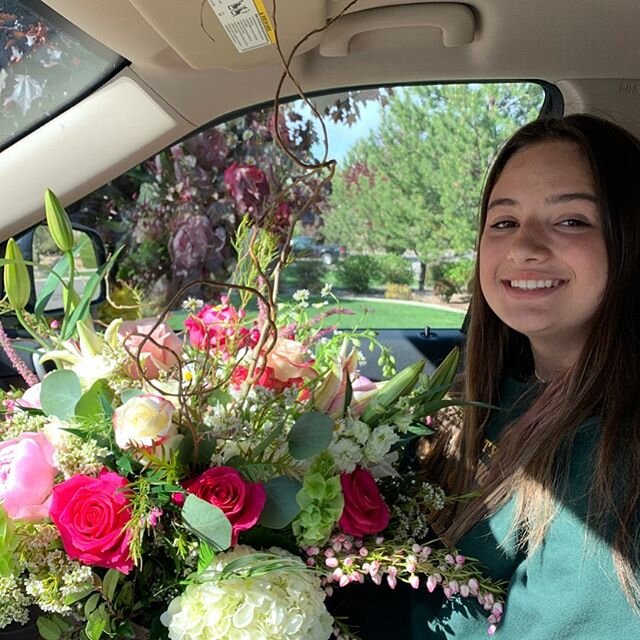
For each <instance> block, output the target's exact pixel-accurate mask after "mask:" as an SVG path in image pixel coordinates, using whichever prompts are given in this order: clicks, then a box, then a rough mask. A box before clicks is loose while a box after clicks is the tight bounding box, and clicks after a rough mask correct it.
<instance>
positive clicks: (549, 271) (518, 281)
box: [480, 142, 607, 364]
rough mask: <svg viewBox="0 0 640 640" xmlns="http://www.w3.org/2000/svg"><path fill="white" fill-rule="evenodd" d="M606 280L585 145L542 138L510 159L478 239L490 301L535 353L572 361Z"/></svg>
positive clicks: (482, 278)
mask: <svg viewBox="0 0 640 640" xmlns="http://www.w3.org/2000/svg"><path fill="white" fill-rule="evenodd" d="M606 283H607V254H606V250H605V243H604V237H603V232H602V225H601V220H600V212H599V210H598V204H597V202H596V197H595V187H594V182H593V176H592V174H591V170H590V167H589V163H588V161H587V159H586V158H585V157H584V156H583V154H582V153H581V151H580V149H579V147H578V146H577V145H574V144H572V143H570V142H541V143H538V144H534V145H531V146H529V147H526V148H525V149H523V150H521V151H519V152H517V153H516V154H515V155H514V156H512V157H511V158H510V159H509V161H508V162H507V164H506V166H505V168H504V170H503V171H502V174H501V175H500V177H499V178H498V181H497V182H496V184H495V186H494V188H493V190H492V192H491V194H490V197H489V202H488V209H487V220H486V223H485V225H484V228H483V231H482V237H481V240H480V284H481V287H482V292H483V293H484V296H485V298H486V300H487V303H488V304H489V306H490V307H491V309H492V310H493V311H494V313H495V314H496V315H497V316H498V317H499V318H500V319H501V320H502V321H503V322H504V323H505V324H507V325H508V326H509V327H511V328H512V329H514V330H515V331H518V332H520V333H522V334H524V335H526V336H527V337H528V338H529V340H530V342H531V346H532V349H533V351H534V354H535V353H536V352H544V353H545V354H547V355H548V354H557V357H558V359H559V360H560V361H561V362H562V363H563V364H569V363H570V362H567V360H569V361H573V360H574V359H575V357H577V355H578V354H579V352H580V349H581V348H582V346H583V345H584V342H585V340H586V337H587V335H588V332H589V329H590V326H591V321H592V319H593V316H594V313H595V310H596V308H597V306H598V304H599V302H600V300H601V299H602V295H603V292H604V289H605V286H606Z"/></svg>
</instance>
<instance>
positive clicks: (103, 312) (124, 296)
mask: <svg viewBox="0 0 640 640" xmlns="http://www.w3.org/2000/svg"><path fill="white" fill-rule="evenodd" d="M99 317H100V320H101V321H102V322H104V323H105V324H109V323H110V322H111V321H112V320H115V319H116V318H122V319H123V320H139V319H140V318H142V295H141V294H140V292H139V291H137V290H136V289H135V288H133V287H131V286H129V285H128V284H126V283H125V282H122V281H119V282H117V283H116V284H115V285H111V286H110V288H109V300H108V301H107V302H105V303H104V304H103V305H101V306H100V311H99Z"/></svg>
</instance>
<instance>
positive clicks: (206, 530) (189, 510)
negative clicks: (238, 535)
mask: <svg viewBox="0 0 640 640" xmlns="http://www.w3.org/2000/svg"><path fill="white" fill-rule="evenodd" d="M182 519H183V521H184V523H185V525H186V526H187V527H188V528H189V529H190V530H191V531H192V532H193V533H194V534H195V535H197V536H198V537H199V538H200V539H201V540H203V541H204V542H206V543H207V544H208V545H210V546H211V547H213V549H215V550H216V551H224V550H225V549H228V548H229V546H230V545H231V523H230V522H229V520H228V518H227V517H226V516H225V515H224V513H223V511H222V510H221V509H218V507H216V506H214V505H212V504H210V503H209V502H207V501H206V500H202V499H201V498H198V497H197V496H194V495H193V494H189V495H188V496H187V499H186V500H185V502H184V506H183V507H182Z"/></svg>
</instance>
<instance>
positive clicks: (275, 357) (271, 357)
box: [267, 338, 316, 382]
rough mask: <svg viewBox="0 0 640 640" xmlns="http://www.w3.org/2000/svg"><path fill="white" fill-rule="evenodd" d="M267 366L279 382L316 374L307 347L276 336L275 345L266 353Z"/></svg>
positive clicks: (312, 376) (311, 376)
mask: <svg viewBox="0 0 640 640" xmlns="http://www.w3.org/2000/svg"><path fill="white" fill-rule="evenodd" d="M267 367H271V369H273V375H274V376H275V378H276V379H277V380H280V381H281V382H288V381H290V380H292V379H297V378H314V377H315V376H316V372H315V370H314V369H313V360H311V359H310V358H309V354H308V351H307V349H306V348H305V347H304V346H303V345H302V344H300V343H299V342H296V341H295V340H289V339H288V338H278V340H277V342H276V345H275V347H274V348H273V349H272V350H271V351H270V352H269V353H268V354H267Z"/></svg>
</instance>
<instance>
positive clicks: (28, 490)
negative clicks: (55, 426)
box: [0, 432, 57, 522]
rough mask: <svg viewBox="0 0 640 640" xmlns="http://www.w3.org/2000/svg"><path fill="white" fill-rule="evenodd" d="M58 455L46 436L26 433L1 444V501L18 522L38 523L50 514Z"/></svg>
mask: <svg viewBox="0 0 640 640" xmlns="http://www.w3.org/2000/svg"><path fill="white" fill-rule="evenodd" d="M54 452H55V449H54V447H53V445H52V444H51V443H50V442H49V440H48V439H47V438H46V436H45V435H44V434H42V433H30V432H24V433H21V434H20V435H19V436H18V437H17V438H15V439H14V440H6V441H5V442H1V443H0V502H2V506H3V507H4V508H5V510H6V511H7V513H8V514H9V516H10V517H11V518H13V519H14V520H28V521H31V522H35V521H38V520H44V519H45V518H46V517H47V516H48V515H49V508H50V505H51V491H52V490H53V483H54V479H55V476H56V473H57V470H56V468H55V467H54V465H53V454H54Z"/></svg>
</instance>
